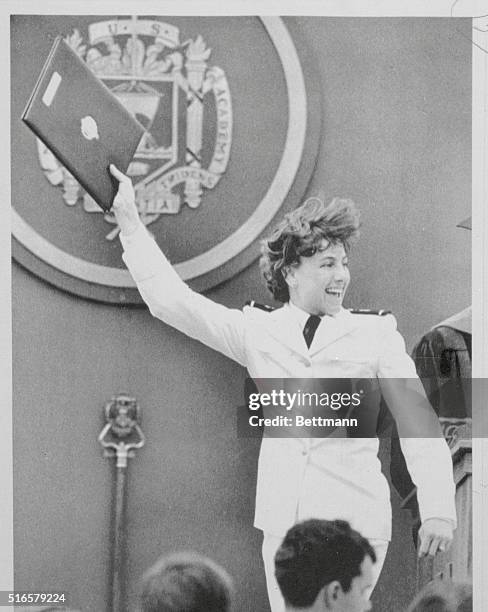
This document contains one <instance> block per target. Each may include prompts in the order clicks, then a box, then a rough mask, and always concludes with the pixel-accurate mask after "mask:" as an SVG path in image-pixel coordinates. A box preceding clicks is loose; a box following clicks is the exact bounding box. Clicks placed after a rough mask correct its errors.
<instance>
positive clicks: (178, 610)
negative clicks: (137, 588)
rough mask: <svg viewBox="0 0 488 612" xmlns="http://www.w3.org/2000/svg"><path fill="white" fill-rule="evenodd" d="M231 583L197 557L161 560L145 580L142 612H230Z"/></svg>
mask: <svg viewBox="0 0 488 612" xmlns="http://www.w3.org/2000/svg"><path fill="white" fill-rule="evenodd" d="M232 596H233V585H232V579H231V578H230V576H229V574H228V573H227V572H226V571H225V570H224V569H223V568H222V567H221V566H220V565H218V564H217V563H215V562H214V561H212V560H211V559H208V558H207V557H204V556H202V555H199V554H197V553H193V552H190V553H175V554H172V555H168V556H164V557H161V558H160V559H159V560H158V561H157V562H156V563H155V564H154V565H153V566H151V567H150V568H149V569H148V570H147V571H146V573H145V574H144V576H143V578H142V585H141V593H140V611H141V612H229V611H230V609H231V601H232Z"/></svg>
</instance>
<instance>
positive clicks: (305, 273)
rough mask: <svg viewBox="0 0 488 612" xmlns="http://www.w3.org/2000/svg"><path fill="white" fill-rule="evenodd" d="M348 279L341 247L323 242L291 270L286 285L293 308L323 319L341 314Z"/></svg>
mask: <svg viewBox="0 0 488 612" xmlns="http://www.w3.org/2000/svg"><path fill="white" fill-rule="evenodd" d="M350 278H351V277H350V274H349V267H348V260H347V254H346V251H345V249H344V245H343V244H342V243H336V244H331V243H329V242H327V240H325V239H324V240H323V241H322V243H321V244H320V246H319V248H318V249H317V251H316V252H315V253H314V254H313V255H312V256H311V257H301V258H300V261H299V262H298V264H296V265H294V266H290V268H289V270H288V273H287V275H286V282H287V283H288V288H289V291H290V300H291V302H292V303H293V304H295V306H298V307H299V308H301V309H302V310H305V311H306V312H308V313H310V314H317V315H319V316H322V315H325V314H328V315H334V314H337V313H338V312H339V311H340V309H341V306H342V301H343V299H344V294H345V293H346V289H347V287H348V285H349V281H350Z"/></svg>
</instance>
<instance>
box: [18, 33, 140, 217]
mask: <svg viewBox="0 0 488 612" xmlns="http://www.w3.org/2000/svg"><path fill="white" fill-rule="evenodd" d="M22 120H23V121H24V122H25V123H26V124H27V125H28V126H29V128H30V129H31V130H32V131H33V132H34V133H35V134H36V136H38V138H40V140H42V142H43V143H44V144H45V145H46V146H47V147H48V148H49V149H50V150H51V151H52V152H53V154H54V155H55V156H56V157H57V158H58V160H59V161H60V162H61V163H62V164H63V165H64V166H65V168H66V169H67V170H68V171H69V172H71V174H72V175H73V176H74V177H75V178H76V180H77V181H78V182H79V183H80V185H81V186H82V187H83V188H84V189H85V190H86V191H87V193H88V194H89V195H90V196H91V197H92V198H93V199H94V200H95V201H96V202H97V203H98V204H99V205H100V206H101V207H102V209H103V210H109V209H110V207H111V206H112V203H113V200H114V197H115V195H116V193H117V189H118V181H117V180H116V179H114V178H113V177H112V175H111V174H110V171H109V165H110V164H112V163H113V164H115V165H116V166H117V167H118V168H119V170H121V171H122V172H127V168H128V167H129V164H130V162H131V160H132V157H133V156H134V153H135V151H136V149H137V146H138V144H139V142H140V140H141V138H142V136H143V134H144V131H145V130H144V128H143V127H142V125H141V124H140V123H139V122H138V121H137V120H136V119H135V118H134V117H133V115H131V113H130V112H129V111H128V110H127V109H126V108H125V107H124V106H123V105H122V103H121V102H120V101H119V100H118V99H117V98H116V97H115V95H114V94H113V93H112V92H111V91H110V90H109V89H108V87H106V85H104V84H103V83H102V82H101V81H100V79H98V78H97V77H96V76H95V75H94V74H93V73H92V72H91V70H90V69H89V68H88V67H87V66H86V65H85V63H84V62H83V60H82V59H81V58H79V57H78V55H77V54H76V53H75V52H74V51H73V50H72V49H71V48H70V47H69V45H68V44H67V43H66V42H65V41H64V40H63V39H62V37H61V36H58V37H57V38H56V40H55V41H54V44H53V46H52V48H51V51H50V53H49V55H48V58H47V60H46V62H45V64H44V67H43V69H42V71H41V74H40V75H39V78H38V80H37V83H36V86H35V87H34V90H33V92H32V94H31V96H30V98H29V101H28V103H27V106H26V107H25V110H24V112H23V113H22Z"/></svg>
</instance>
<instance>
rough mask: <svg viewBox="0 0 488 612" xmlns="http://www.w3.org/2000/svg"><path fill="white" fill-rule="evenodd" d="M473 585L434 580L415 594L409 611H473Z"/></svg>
mask: <svg viewBox="0 0 488 612" xmlns="http://www.w3.org/2000/svg"><path fill="white" fill-rule="evenodd" d="M472 610H473V587H472V586H471V585H470V584H467V583H455V582H445V581H440V580H434V581H433V582H429V583H428V584H426V585H425V587H424V588H423V589H422V590H421V591H420V592H419V593H418V594H417V595H416V596H415V598H414V600H413V601H412V603H411V604H410V606H409V608H408V612H472Z"/></svg>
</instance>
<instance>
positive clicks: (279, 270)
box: [259, 197, 359, 302]
mask: <svg viewBox="0 0 488 612" xmlns="http://www.w3.org/2000/svg"><path fill="white" fill-rule="evenodd" d="M358 233H359V211H358V210H357V208H356V206H355V204H354V202H353V201H352V200H348V199H345V198H334V199H333V200H332V201H331V202H330V204H328V205H325V204H324V202H323V201H322V200H321V199H320V198H316V197H312V198H308V200H306V201H305V202H304V203H303V204H302V205H301V206H299V207H298V208H296V209H295V210H293V211H292V212H291V213H288V214H287V215H285V218H284V219H283V221H282V222H281V223H280V224H279V225H278V226H277V228H276V229H275V231H274V232H273V233H272V234H271V236H269V238H267V239H266V240H263V241H262V243H261V259H260V262H259V265H260V267H261V272H262V274H263V276H264V279H265V281H266V285H267V287H268V289H269V290H270V291H271V293H272V294H273V297H274V298H275V299H276V300H278V301H280V302H288V300H289V299H290V293H289V291H288V285H287V284H286V281H285V275H284V274H283V272H285V271H286V267H287V266H291V265H294V264H297V263H298V262H299V261H300V257H311V256H312V255H313V254H314V253H315V252H316V251H317V248H318V247H319V246H320V243H321V242H322V241H323V240H324V239H325V240H327V242H329V243H331V244H337V243H341V244H342V245H344V248H345V249H346V251H347V250H349V247H350V243H351V241H352V240H353V239H354V238H355V237H357V235H358Z"/></svg>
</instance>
